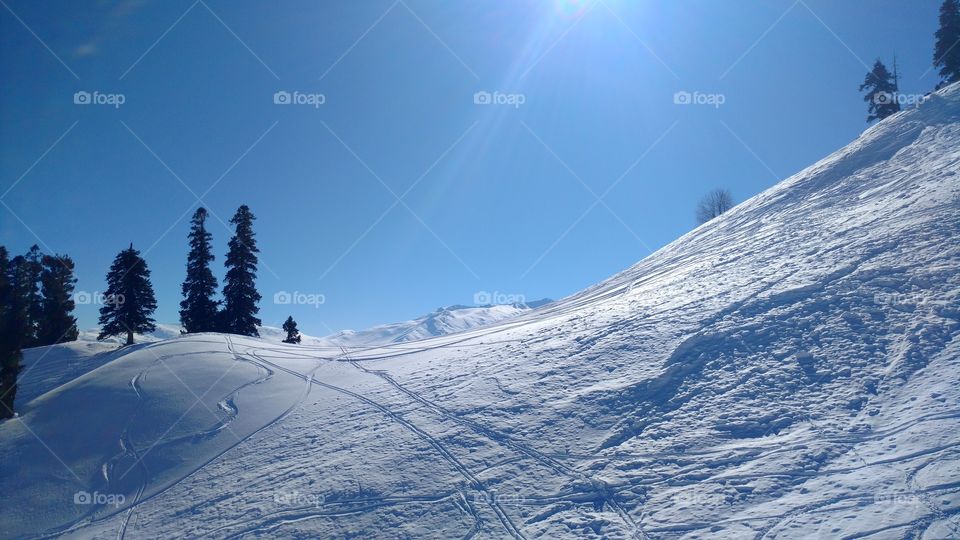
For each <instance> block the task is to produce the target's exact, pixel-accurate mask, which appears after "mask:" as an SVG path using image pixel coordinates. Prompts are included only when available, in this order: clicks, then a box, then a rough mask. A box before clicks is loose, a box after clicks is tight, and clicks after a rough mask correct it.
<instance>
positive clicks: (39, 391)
mask: <svg viewBox="0 0 960 540" xmlns="http://www.w3.org/2000/svg"><path fill="white" fill-rule="evenodd" d="M550 302H551V301H550V300H546V299H544V300H538V301H536V302H530V303H529V304H504V305H493V306H450V307H446V308H439V309H437V310H436V311H434V312H433V313H429V314H427V315H423V316H421V317H417V318H416V319H411V320H409V321H403V322H399V323H392V324H385V325H381V326H374V327H372V328H369V329H367V330H360V331H356V330H343V331H340V332H337V333H335V334H331V335H329V336H325V337H313V336H308V335H306V334H303V333H301V334H300V337H301V345H312V346H323V347H334V348H338V347H341V346H344V347H357V346H370V345H386V344H389V343H403V342H405V341H413V340H417V339H426V338H428V337H436V336H443V335H447V334H452V333H455V332H462V331H464V330H469V329H471V328H476V327H480V326H484V325H488V324H491V323H494V322H497V321H501V320H504V319H508V318H510V317H515V316H517V315H519V314H521V313H524V312H526V311H529V310H531V309H534V308H536V307H540V306H543V305H546V304H548V303H550ZM257 330H258V331H259V332H260V337H261V338H262V339H263V340H265V341H271V342H275V343H281V342H282V341H283V340H284V339H285V338H286V337H287V333H286V332H285V331H284V330H283V329H282V328H277V327H273V326H260V327H258V328H257ZM180 331H181V327H180V326H178V325H173V324H157V329H156V330H155V331H154V332H151V333H149V334H137V337H136V340H137V342H138V343H155V342H157V341H163V340H166V339H173V338H178V337H180ZM99 333H100V329H99V328H94V329H91V330H85V331H82V332H80V335H79V336H78V338H77V341H73V342H70V343H61V344H58V345H53V346H47V347H34V348H31V349H26V350H25V351H24V354H23V365H24V366H25V371H24V372H23V373H22V374H21V376H20V385H19V389H18V390H17V408H18V409H19V408H20V407H21V406H22V405H23V404H24V403H27V402H29V401H30V400H32V399H34V398H36V397H39V396H41V395H43V394H45V393H47V392H49V391H50V390H53V389H54V388H57V387H58V386H61V385H63V384H66V383H68V382H70V381H72V380H74V379H76V378H77V377H79V376H81V375H83V374H84V373H87V372H88V371H92V370H94V369H97V368H98V367H100V366H102V365H104V364H106V363H107V362H110V361H112V360H114V359H116V358H117V357H118V356H119V355H122V354H126V351H118V350H117V349H118V348H120V347H121V346H122V344H123V343H125V340H126V337H125V336H120V337H112V338H106V339H104V340H103V341H98V340H97V335H98V334H99Z"/></svg>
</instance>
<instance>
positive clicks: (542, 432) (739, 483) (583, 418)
mask: <svg viewBox="0 0 960 540" xmlns="http://www.w3.org/2000/svg"><path fill="white" fill-rule="evenodd" d="M958 172H960V86H958V85H954V86H951V87H949V88H947V89H944V90H942V91H940V92H939V93H937V94H935V95H932V96H931V97H930V98H929V99H928V100H926V101H925V102H924V103H922V104H921V105H920V106H919V108H918V109H916V110H909V111H905V112H902V113H900V114H898V115H896V116H894V117H891V118H889V119H887V120H886V121H884V122H882V123H880V124H879V125H877V126H875V127H873V128H871V129H869V130H868V131H867V132H865V133H864V134H863V136H862V137H860V138H859V139H858V140H856V141H854V142H853V143H852V144H851V145H849V146H848V147H846V148H844V149H843V150H841V151H839V152H837V153H835V154H834V155H832V156H830V157H828V158H827V159H825V160H823V161H821V162H819V163H817V164H815V165H813V166H811V167H810V168H808V169H806V170H804V171H802V172H800V173H799V174H797V175H795V176H793V177H791V178H789V179H787V180H786V181H784V182H782V183H781V184H779V185H777V186H776V187H774V188H772V189H770V190H768V191H766V192H764V193H762V194H760V195H758V196H757V197H754V198H752V199H750V200H748V201H746V202H744V203H743V204H741V205H740V206H738V207H737V208H735V209H734V210H732V211H731V212H729V213H727V214H725V215H723V216H721V217H720V218H718V219H715V220H713V221H712V222H710V223H707V224H706V225H704V226H701V227H699V228H697V229H696V230H694V231H692V232H691V233H689V234H687V235H685V236H683V237H682V238H680V239H678V240H677V241H675V242H673V243H672V244H670V245H668V246H666V247H665V248H663V249H661V250H660V251H658V252H657V253H655V254H653V255H651V256H650V257H648V258H646V259H645V260H643V261H641V262H640V263H638V264H637V265H635V266H633V267H632V268H630V269H628V270H626V271H624V272H622V273H620V274H618V275H616V276H613V277H612V278H610V279H608V280H606V281H604V282H603V283H600V284H598V285H596V286H594V287H591V288H589V289H587V290H585V291H582V292H581V293H578V294H576V295H574V296H572V297H569V298H566V299H564V300H561V301H558V302H556V303H554V304H551V305H549V306H545V307H543V308H541V309H538V310H535V311H532V312H529V313H525V314H520V315H519V316H517V317H514V318H511V319H508V320H506V321H501V322H499V323H495V324H492V325H489V326H485V327H483V328H479V329H474V330H468V331H466V332H462V333H459V334H453V335H447V336H441V337H436V338H431V339H426V340H421V341H414V342H409V343H391V344H389V345H383V346H370V347H355V348H353V349H352V350H350V352H349V353H348V354H343V353H342V352H341V351H340V350H339V347H322V346H317V347H311V346H300V347H291V346H284V345H281V344H276V343H271V342H267V341H264V340H256V339H248V338H238V337H230V336H224V335H218V334H205V335H197V336H189V337H184V338H179V339H175V340H169V341H163V342H159V343H152V344H145V345H138V346H136V347H134V348H133V349H132V350H130V352H128V353H127V354H124V355H123V356H121V357H119V358H117V359H116V360H114V361H112V362H110V363H108V364H106V365H104V366H102V367H101V368H99V369H97V370H95V371H93V372H90V373H87V374H86V375H83V376H81V377H79V378H78V379H76V380H74V381H72V382H70V383H68V384H66V385H64V386H62V387H60V388H58V389H56V390H55V391H53V392H50V393H47V394H45V395H43V396H41V397H40V398H37V399H35V400H33V401H31V402H30V403H28V404H27V405H26V407H24V410H23V411H22V417H21V418H20V419H18V420H14V421H9V422H6V423H4V424H2V425H0V467H2V469H3V470H2V474H0V504H2V507H3V508H4V512H0V530H3V531H4V536H12V537H31V536H38V535H43V534H53V533H63V534H64V535H65V536H67V537H84V538H86V537H102V538H107V537H110V538H123V537H131V538H141V537H150V538H154V537H164V538H167V537H208V538H238V537H271V538H272V537H304V538H306V537H309V538H315V537H320V538H326V537H338V538H346V537H378V536H379V537H388V538H404V537H409V536H413V535H422V536H428V537H435V538H457V537H465V538H470V537H473V536H475V535H479V536H480V537H484V538H510V537H513V538H535V537H541V538H561V537H571V538H573V537H595V538H681V537H682V538H719V537H723V538H796V537H817V538H825V537H829V538H835V537H836V538H840V537H843V538H864V537H871V538H889V537H897V538H899V537H922V538H950V537H954V538H955V537H958V536H960V523H958V517H960V384H958V383H960V339H958V336H960V307H958V306H960V302H958V295H960V176H958ZM88 501H93V504H87V503H88Z"/></svg>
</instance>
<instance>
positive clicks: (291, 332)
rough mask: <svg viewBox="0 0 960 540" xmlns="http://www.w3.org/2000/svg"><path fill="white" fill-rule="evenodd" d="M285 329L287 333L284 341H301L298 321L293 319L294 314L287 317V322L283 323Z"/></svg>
mask: <svg viewBox="0 0 960 540" xmlns="http://www.w3.org/2000/svg"><path fill="white" fill-rule="evenodd" d="M283 330H284V331H285V332H286V333H287V338H286V339H284V340H283V342H284V343H300V331H298V330H297V321H295V320H293V316H289V317H287V320H286V322H284V323H283Z"/></svg>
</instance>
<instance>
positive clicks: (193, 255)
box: [180, 207, 219, 333]
mask: <svg viewBox="0 0 960 540" xmlns="http://www.w3.org/2000/svg"><path fill="white" fill-rule="evenodd" d="M206 219H207V210H206V209H205V208H202V207H201V208H198V209H197V211H196V212H195V213H194V214H193V219H192V220H191V225H190V235H189V238H190V253H189V254H188V255H187V277H186V279H184V281H183V286H182V287H181V290H182V292H183V300H182V301H181V302H180V324H181V325H183V328H184V331H186V332H187V333H192V332H214V331H216V330H217V309H218V307H219V306H218V302H217V301H216V300H214V299H213V296H214V295H215V294H216V292H217V278H215V277H214V276H213V272H212V271H211V270H210V262H211V261H213V259H214V257H213V253H212V252H211V249H210V240H211V239H212V238H213V235H211V234H210V233H209V232H207V229H206V228H205V227H204V222H205V221H206Z"/></svg>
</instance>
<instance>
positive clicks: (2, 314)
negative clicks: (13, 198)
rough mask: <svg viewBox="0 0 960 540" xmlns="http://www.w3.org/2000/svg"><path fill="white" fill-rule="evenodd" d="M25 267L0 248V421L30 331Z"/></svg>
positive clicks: (10, 401) (9, 405)
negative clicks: (9, 257)
mask: <svg viewBox="0 0 960 540" xmlns="http://www.w3.org/2000/svg"><path fill="white" fill-rule="evenodd" d="M29 264H30V263H29V261H28V260H27V258H26V257H23V256H17V257H14V259H13V260H9V261H8V254H7V250H6V248H3V247H0V418H11V417H12V416H13V413H14V400H15V399H16V396H17V375H18V374H19V373H20V370H21V369H22V366H21V363H20V361H21V359H22V356H23V355H22V353H21V349H22V348H23V347H24V346H25V344H26V340H27V339H28V338H29V333H30V330H31V324H30V284H31V281H30V279H31V277H32V274H31V272H30V268H29Z"/></svg>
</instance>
